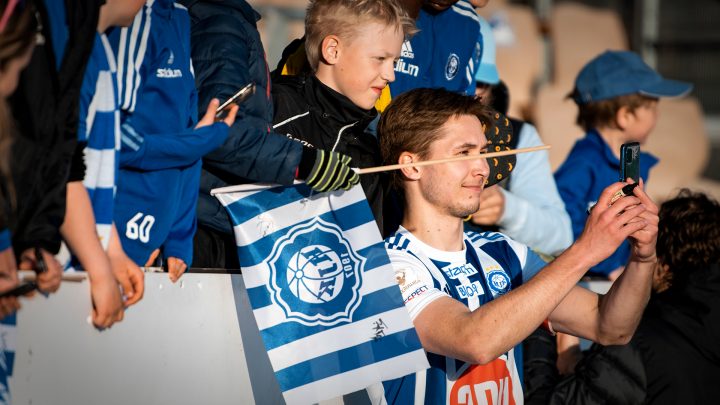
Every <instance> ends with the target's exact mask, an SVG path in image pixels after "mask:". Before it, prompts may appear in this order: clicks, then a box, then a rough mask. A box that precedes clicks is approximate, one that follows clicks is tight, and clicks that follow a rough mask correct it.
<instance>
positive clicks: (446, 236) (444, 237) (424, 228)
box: [402, 205, 463, 252]
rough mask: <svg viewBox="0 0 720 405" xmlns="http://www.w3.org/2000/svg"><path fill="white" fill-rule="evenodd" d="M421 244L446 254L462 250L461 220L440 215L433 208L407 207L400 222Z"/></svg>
mask: <svg viewBox="0 0 720 405" xmlns="http://www.w3.org/2000/svg"><path fill="white" fill-rule="evenodd" d="M402 226H403V228H405V229H407V230H408V231H409V232H410V233H412V234H413V235H414V236H415V237H416V238H418V239H420V241H422V242H423V243H425V244H427V245H429V246H432V247H434V248H435V249H438V250H444V251H446V252H458V251H460V250H463V222H462V219H460V218H456V217H453V216H450V215H447V214H441V213H439V212H437V211H436V209H435V208H434V207H429V206H428V207H417V206H415V207H412V208H411V207H408V206H407V205H405V214H404V218H403V222H402Z"/></svg>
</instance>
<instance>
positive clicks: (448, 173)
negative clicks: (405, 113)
mask: <svg viewBox="0 0 720 405" xmlns="http://www.w3.org/2000/svg"><path fill="white" fill-rule="evenodd" d="M442 131H443V135H441V136H440V137H439V138H438V140H436V141H435V142H433V143H432V144H431V145H430V150H429V154H428V156H427V158H426V159H425V160H433V159H443V158H448V157H458V156H467V155H477V154H479V153H481V152H485V151H486V149H487V138H486V137H485V133H484V132H483V128H482V125H481V124H480V120H479V119H478V118H477V117H475V116H474V115H461V116H456V117H452V118H450V119H449V120H448V121H447V122H446V123H445V124H444V125H443V126H442ZM489 174H490V167H489V166H488V163H487V159H474V160H466V161H461V162H455V163H442V164H437V165H433V166H426V167H424V168H422V175H421V177H420V179H419V180H418V185H419V188H420V193H421V195H422V196H423V199H424V200H425V201H427V202H428V203H430V204H431V205H432V206H433V207H435V209H436V210H437V211H438V213H440V214H446V215H450V216H453V217H455V218H465V217H467V216H468V215H470V214H473V213H475V212H477V210H478V208H479V207H480V194H481V193H482V190H483V187H484V186H485V179H486V178H487V176H488V175H489ZM408 203H411V202H410V201H408Z"/></svg>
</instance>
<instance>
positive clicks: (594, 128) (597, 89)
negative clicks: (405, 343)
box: [555, 51, 692, 280]
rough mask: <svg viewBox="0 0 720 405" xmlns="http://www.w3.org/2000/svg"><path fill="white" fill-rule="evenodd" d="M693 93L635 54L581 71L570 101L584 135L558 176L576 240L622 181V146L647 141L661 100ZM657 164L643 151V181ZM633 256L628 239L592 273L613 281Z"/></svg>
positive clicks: (598, 61) (607, 58)
mask: <svg viewBox="0 0 720 405" xmlns="http://www.w3.org/2000/svg"><path fill="white" fill-rule="evenodd" d="M691 89H692V85H691V84H689V83H684V82H679V81H675V80H668V79H665V78H663V77H662V76H660V75H659V74H658V73H657V72H655V71H654V70H653V69H652V68H650V67H649V66H648V65H646V64H645V62H643V60H642V59H641V58H640V56H639V55H637V54H636V53H634V52H629V51H605V52H604V53H602V54H601V55H599V56H598V57H596V58H595V59H593V60H592V61H590V62H589V63H588V64H587V65H585V67H583V69H582V70H581V71H580V73H579V74H578V77H577V78H576V79H575V89H574V90H573V92H572V93H571V94H570V97H572V98H573V100H575V103H576V104H577V105H578V108H579V112H578V116H577V124H578V125H580V126H581V127H583V129H585V131H586V134H585V137H584V138H582V139H580V140H578V141H577V142H576V143H575V145H574V146H573V148H572V150H571V151H570V154H569V155H568V157H567V159H566V160H565V162H564V163H563V164H562V165H561V166H560V168H559V169H558V170H557V172H556V173H555V181H556V183H557V186H558V191H559V192H560V196H561V197H562V199H563V201H564V202H565V209H566V210H567V212H568V214H569V215H570V219H571V220H572V228H573V235H574V237H575V238H577V237H578V236H579V235H580V233H581V232H582V230H583V228H584V227H585V221H586V219H587V209H588V207H590V206H592V205H593V204H594V203H595V201H597V199H598V197H599V196H600V193H601V192H602V190H603V189H604V188H605V187H607V186H608V185H609V184H611V183H613V182H615V181H617V180H618V173H619V171H620V145H622V144H623V143H628V142H639V143H640V144H642V143H644V142H645V141H646V140H647V138H648V136H649V134H650V132H651V131H652V129H653V128H654V127H655V123H656V122H657V104H658V101H659V98H660V97H680V96H683V95H686V94H687V93H689V92H690V90H691ZM657 161H658V160H657V158H655V157H654V156H652V155H651V154H649V153H645V152H643V153H641V156H640V177H641V178H642V179H643V180H644V181H647V179H648V172H649V171H650V168H651V167H653V166H654V165H655V164H656V163H657ZM629 257H630V245H629V243H628V242H627V241H626V242H624V243H623V244H622V245H621V246H620V247H619V248H618V250H617V251H615V253H614V254H613V255H612V256H610V257H609V258H607V259H606V260H605V261H603V262H601V263H600V264H598V265H597V266H595V267H593V268H591V269H590V271H589V273H590V274H591V275H598V276H603V277H607V278H609V279H611V280H614V279H615V278H617V277H618V276H619V275H620V273H621V272H622V270H623V269H624V266H625V262H626V261H627V260H628V258H629Z"/></svg>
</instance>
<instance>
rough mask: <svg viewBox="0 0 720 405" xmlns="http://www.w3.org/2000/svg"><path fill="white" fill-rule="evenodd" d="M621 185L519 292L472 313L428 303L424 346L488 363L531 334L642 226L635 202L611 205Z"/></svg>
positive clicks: (421, 325)
mask: <svg viewBox="0 0 720 405" xmlns="http://www.w3.org/2000/svg"><path fill="white" fill-rule="evenodd" d="M622 187H623V183H615V184H613V185H611V186H610V187H608V188H607V189H605V190H604V191H603V194H602V195H601V197H600V200H599V203H598V207H596V209H595V210H593V212H592V214H591V215H590V217H589V218H588V223H587V227H586V230H585V232H584V233H583V234H582V235H581V237H580V238H579V239H578V241H577V242H576V243H575V244H573V245H572V246H570V248H568V249H567V250H566V251H565V252H564V253H563V254H562V255H560V256H559V257H558V258H557V259H555V261H553V262H552V263H550V264H548V265H547V266H546V267H545V269H543V270H542V271H540V272H539V273H537V275H535V276H534V277H533V278H532V279H530V280H529V281H528V282H527V283H525V284H523V285H522V286H520V287H519V288H517V289H515V290H512V291H510V292H509V293H507V294H505V295H503V296H501V297H498V298H496V299H494V300H493V301H491V302H489V303H487V304H484V305H483V306H481V307H480V308H478V309H477V310H475V311H472V312H471V311H470V310H469V309H468V308H467V307H466V306H465V305H463V304H461V303H460V302H458V301H456V300H454V299H452V298H449V297H441V298H438V299H437V300H435V301H433V302H432V303H430V304H429V305H427V307H425V308H424V309H423V310H422V312H421V313H420V314H419V315H418V316H417V317H416V318H415V321H414V324H415V328H416V329H417V331H418V335H419V337H420V340H421V342H422V344H423V347H424V348H425V349H426V350H427V351H430V352H433V353H437V354H441V355H445V356H450V357H453V358H456V359H460V360H464V361H469V362H472V363H480V364H486V363H488V362H490V361H492V360H494V359H496V358H497V357H498V356H499V355H500V354H502V353H505V352H507V351H508V350H509V349H510V348H512V347H513V346H515V345H516V344H518V343H519V342H520V341H522V340H523V339H524V338H525V337H527V336H529V335H530V333H532V331H533V330H535V329H536V328H537V327H538V326H539V325H540V324H541V323H542V322H543V321H544V320H546V319H547V318H548V315H549V314H550V313H551V312H552V311H553V310H555V308H556V307H557V306H558V304H559V303H560V302H561V301H562V300H563V299H564V298H565V297H566V296H567V295H568V293H569V292H570V291H571V290H573V289H574V288H575V284H576V283H577V282H578V281H579V280H580V278H581V277H582V276H583V275H584V274H585V272H586V271H587V269H588V268H590V267H591V266H592V265H594V264H596V263H598V262H599V261H600V260H602V259H604V258H605V257H607V256H609V255H610V254H611V253H612V252H613V251H614V250H615V249H616V248H617V246H618V245H619V244H620V243H621V242H622V241H623V240H625V239H626V238H627V237H629V236H630V235H631V234H633V233H635V232H637V231H639V230H640V229H642V228H643V227H645V225H646V223H645V221H640V220H637V218H638V216H639V215H640V214H642V213H643V212H645V208H644V207H643V206H642V205H639V200H638V199H637V198H635V197H626V198H623V199H621V200H619V201H617V202H616V203H615V204H613V205H612V206H610V205H609V201H610V199H611V197H612V195H613V194H615V192H617V191H618V190H620V189H621V188H622ZM621 212H622V213H621ZM528 257H534V256H533V255H528Z"/></svg>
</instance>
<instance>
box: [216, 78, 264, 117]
mask: <svg viewBox="0 0 720 405" xmlns="http://www.w3.org/2000/svg"><path fill="white" fill-rule="evenodd" d="M253 93H255V83H249V84H248V85H247V86H245V87H243V88H242V89H240V90H238V91H237V93H235V94H233V95H232V97H230V98H229V99H227V100H225V102H224V103H222V104H220V106H219V107H218V108H217V110H215V118H222V116H223V113H224V112H225V111H226V110H227V109H228V107H230V105H231V104H232V103H235V104H238V105H240V104H242V103H244V102H245V101H246V100H247V99H248V98H249V97H250V96H252V95H253Z"/></svg>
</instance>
